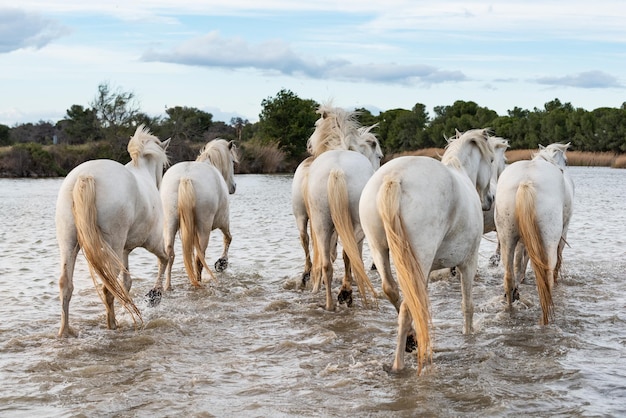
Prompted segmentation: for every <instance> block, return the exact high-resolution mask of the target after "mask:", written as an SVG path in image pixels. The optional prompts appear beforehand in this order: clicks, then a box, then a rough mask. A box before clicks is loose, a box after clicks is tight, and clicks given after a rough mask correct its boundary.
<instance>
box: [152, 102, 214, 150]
mask: <svg viewBox="0 0 626 418" xmlns="http://www.w3.org/2000/svg"><path fill="white" fill-rule="evenodd" d="M165 113H167V118H166V119H165V120H164V121H163V123H162V128H163V132H164V137H171V138H172V140H173V141H174V142H177V141H181V140H187V141H192V142H204V140H205V139H204V134H205V133H206V132H207V131H208V130H209V128H210V127H211V125H213V115H212V114H211V113H208V112H205V111H203V110H200V109H197V108H195V107H186V106H182V107H181V106H175V107H170V108H168V109H167V110H166V111H165Z"/></svg>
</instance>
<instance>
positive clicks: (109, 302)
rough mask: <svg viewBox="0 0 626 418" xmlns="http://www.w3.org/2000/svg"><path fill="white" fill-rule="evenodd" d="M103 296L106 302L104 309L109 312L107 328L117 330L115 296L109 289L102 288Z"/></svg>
mask: <svg viewBox="0 0 626 418" xmlns="http://www.w3.org/2000/svg"><path fill="white" fill-rule="evenodd" d="M102 294H103V296H104V297H103V298H102V299H103V302H104V307H105V308H106V311H107V328H108V329H117V321H116V320H115V306H114V303H113V302H114V301H115V296H113V294H112V293H111V292H109V289H107V288H106V286H102Z"/></svg>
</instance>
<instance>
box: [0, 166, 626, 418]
mask: <svg viewBox="0 0 626 418" xmlns="http://www.w3.org/2000/svg"><path fill="white" fill-rule="evenodd" d="M570 170H571V173H572V176H573V178H574V181H575V182H576V192H577V196H576V206H575V209H574V218H573V220H572V224H571V227H570V234H569V239H568V241H569V244H570V246H571V247H569V248H566V249H565V251H564V266H563V273H564V277H563V279H562V280H561V281H560V284H559V286H558V288H557V290H556V296H555V304H556V323H555V324H553V325H550V326H547V327H540V326H539V325H537V323H538V319H539V313H540V308H539V306H538V304H537V298H536V289H535V287H534V280H533V277H532V274H531V273H528V275H527V277H528V278H527V284H525V285H522V289H521V292H522V298H523V300H524V301H525V304H520V305H518V306H517V308H516V310H515V312H514V313H513V314H510V313H508V312H506V311H505V309H504V305H503V301H502V294H503V291H502V284H501V280H502V271H501V267H490V266H489V265H488V259H489V256H490V255H491V253H492V252H493V250H494V248H495V243H494V240H495V235H494V234H493V233H492V234H488V235H487V236H486V237H485V239H484V240H483V244H482V247H481V258H480V264H479V277H477V279H476V284H475V288H474V300H475V304H476V314H475V318H474V321H475V327H476V332H475V334H474V335H472V336H464V335H462V314H461V308H460V303H461V293H460V287H459V284H458V282H457V280H455V279H454V278H451V277H448V276H446V275H444V276H442V277H439V278H437V279H435V280H433V281H432V282H431V283H430V287H429V289H430V297H431V302H432V305H433V319H434V348H435V355H434V364H433V366H432V367H431V368H430V372H429V373H427V374H426V375H424V376H420V377H418V376H416V375H415V371H416V370H415V361H414V359H413V358H411V360H409V362H408V369H407V370H406V371H404V372H402V373H400V374H391V373H389V372H388V367H389V365H390V364H391V361H392V357H393V350H394V347H395V326H396V315H395V310H394V309H393V307H392V306H391V304H389V303H388V302H387V301H385V300H384V299H381V300H380V301H379V306H378V308H375V307H370V308H368V309H365V308H363V306H362V304H361V302H360V298H358V297H357V298H356V303H355V306H354V307H353V308H350V309H348V308H345V307H340V308H339V310H338V311H337V312H326V311H324V310H323V309H322V308H321V305H322V304H323V302H324V296H323V293H318V294H312V293H311V292H310V291H306V290H305V291H299V290H297V288H296V285H295V284H296V281H297V280H298V279H299V276H300V273H301V270H302V265H303V253H302V249H301V248H300V244H299V241H298V235H297V230H296V227H295V222H294V219H293V216H292V214H291V206H290V185H291V177H290V176H282V175H278V176H262V175H248V176H238V179H237V181H238V188H237V193H236V194H235V195H233V196H231V224H232V233H233V237H234V240H233V243H232V246H231V252H230V266H229V268H228V269H227V271H226V272H224V273H219V274H217V277H218V279H219V282H218V283H216V284H211V285H209V286H207V287H206V288H204V289H199V290H198V289H192V288H191V287H190V285H189V283H188V281H187V279H186V278H185V275H184V271H183V267H182V262H181V261H180V257H178V258H177V262H176V264H175V266H174V279H173V284H174V290H173V291H172V292H171V293H169V294H166V295H164V297H163V300H162V302H161V305H159V306H158V307H156V308H150V307H148V306H147V305H146V304H145V302H143V295H144V294H145V293H146V292H147V291H148V290H149V289H150V288H151V286H152V284H153V280H154V275H155V273H156V259H155V257H154V256H152V254H150V253H147V252H146V251H144V250H141V249H138V250H136V251H135V252H133V253H132V254H131V259H130V267H131V272H132V274H133V276H134V280H133V289H132V293H133V296H134V297H135V300H136V302H137V303H138V306H139V307H140V309H141V311H142V313H143V316H144V321H145V326H144V328H142V329H139V330H135V329H134V328H133V326H132V321H131V319H130V317H129V316H128V314H126V313H125V312H123V310H121V309H119V308H118V320H119V322H120V324H121V328H120V329H119V330H117V331H108V330H107V329H106V328H105V320H104V306H103V305H102V302H101V301H100V300H99V298H98V296H97V294H96V291H95V290H94V288H93V283H92V281H91V279H90V278H89V275H88V272H87V268H86V265H85V262H84V259H83V258H82V257H81V258H79V263H78V264H77V270H76V277H75V286H76V288H75V290H74V297H73V299H72V303H71V305H70V323H71V324H72V326H73V327H74V328H76V329H77V330H78V331H79V336H78V337H77V338H70V339H66V340H62V339H58V338H56V332H57V330H58V326H59V318H60V305H59V301H58V288H57V279H58V273H59V266H58V249H57V246H56V239H55V231H54V205H55V200H56V193H57V190H58V188H59V186H60V184H61V179H52V180H24V179H21V180H9V179H0V295H1V298H2V299H1V300H2V303H1V304H0V318H1V321H0V379H1V380H2V384H1V385H0V415H1V416H11V417H14V416H25V417H37V416H41V417H44V416H45V417H48V416H61V417H74V416H115V417H144V416H145V417H161V416H163V417H165V416H200V417H208V416H251V417H256V416H258V417H261V416H263V417H264V416H272V417H280V416H302V417H312V416H345V415H352V416H375V417H379V416H380V417H386V416H393V417H397V416H401V417H413V416H418V415H419V416H461V415H462V416H481V417H484V416H520V415H525V416H620V415H621V416H623V415H625V414H626V298H625V296H624V295H625V294H626V282H625V279H624V271H625V269H626V257H624V256H625V255H626V254H625V253H626V243H625V240H626V238H625V237H626V214H625V209H624V207H625V203H626V200H625V197H624V196H626V170H612V169H608V168H576V167H574V168H571V169H570ZM220 251H221V235H220V233H219V232H217V231H216V232H214V234H213V236H212V239H211V244H210V247H209V251H208V259H209V261H210V263H211V264H212V262H213V261H214V260H215V259H217V257H218V256H219V254H220ZM364 258H365V260H366V264H369V261H368V260H369V254H368V252H367V245H366V248H365V255H364ZM335 268H336V270H337V271H336V275H337V276H336V277H339V275H340V274H342V265H341V264H340V263H339V262H337V263H336V265H335ZM369 274H370V277H371V278H372V280H373V282H374V284H375V286H376V287H377V288H378V289H380V280H379V279H378V277H377V274H376V272H374V271H372V272H370V273H369ZM336 283H337V284H339V280H338V279H337V280H336Z"/></svg>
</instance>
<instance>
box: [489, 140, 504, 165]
mask: <svg viewBox="0 0 626 418" xmlns="http://www.w3.org/2000/svg"><path fill="white" fill-rule="evenodd" d="M489 142H491V146H492V147H493V149H494V151H495V150H497V149H498V148H504V149H505V150H506V149H507V148H508V147H509V140H508V139H504V138H501V137H499V136H490V137H489ZM504 161H507V159H506V155H505V156H504Z"/></svg>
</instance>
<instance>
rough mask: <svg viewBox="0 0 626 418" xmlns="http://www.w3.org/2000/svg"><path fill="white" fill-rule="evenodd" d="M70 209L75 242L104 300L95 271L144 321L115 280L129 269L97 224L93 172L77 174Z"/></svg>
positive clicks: (138, 317) (128, 309)
mask: <svg viewBox="0 0 626 418" xmlns="http://www.w3.org/2000/svg"><path fill="white" fill-rule="evenodd" d="M72 200H73V205H72V213H73V215H74V223H75V225H76V234H77V239H78V244H79V245H80V247H81V248H82V249H83V254H85V258H86V259H87V263H88V265H89V272H90V273H91V277H92V279H93V281H94V284H96V289H98V294H99V295H100V298H101V299H102V301H103V302H105V304H106V301H105V300H104V295H103V294H102V292H101V291H100V289H99V288H98V286H97V283H96V276H95V275H94V272H95V273H96V274H97V275H98V276H99V277H100V280H102V284H103V286H104V287H105V288H106V289H107V290H108V291H109V292H111V294H112V295H113V296H114V297H116V298H117V299H118V300H119V301H120V302H121V304H122V306H123V307H124V309H126V311H128V313H129V314H130V316H131V317H132V318H133V322H134V323H135V324H137V319H139V322H143V320H142V318H141V312H139V309H138V308H137V306H136V305H135V303H134V302H133V300H132V298H131V296H130V294H129V293H128V291H127V290H126V288H125V287H124V285H123V284H122V283H120V281H119V280H118V276H119V273H120V272H124V273H128V271H127V270H126V267H125V266H124V262H123V261H122V260H121V259H120V257H119V256H118V254H117V253H116V252H115V251H114V250H113V248H111V245H110V244H109V243H108V242H107V241H106V240H105V239H104V237H103V236H102V232H101V231H100V228H99V227H98V212H97V209H96V180H95V179H94V178H93V176H80V177H79V178H78V180H77V181H76V183H75V184H74V188H73V189H72Z"/></svg>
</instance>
